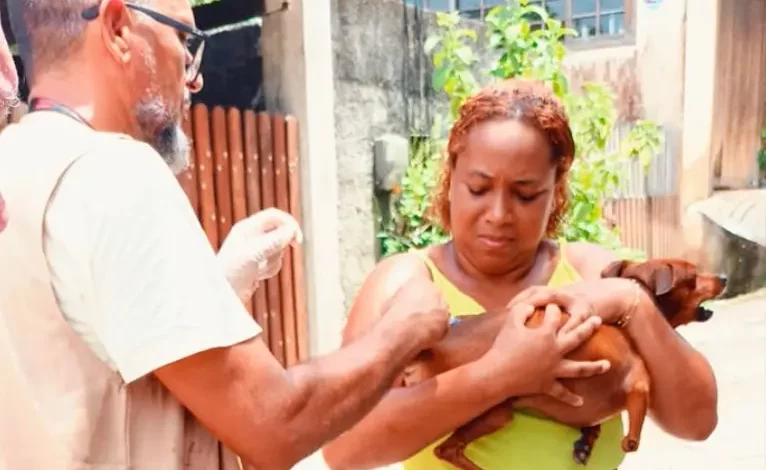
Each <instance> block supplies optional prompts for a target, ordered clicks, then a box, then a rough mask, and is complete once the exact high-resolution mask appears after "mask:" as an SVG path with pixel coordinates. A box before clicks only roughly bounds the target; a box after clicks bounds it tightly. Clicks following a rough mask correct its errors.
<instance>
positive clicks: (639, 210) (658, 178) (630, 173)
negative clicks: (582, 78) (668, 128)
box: [605, 123, 681, 258]
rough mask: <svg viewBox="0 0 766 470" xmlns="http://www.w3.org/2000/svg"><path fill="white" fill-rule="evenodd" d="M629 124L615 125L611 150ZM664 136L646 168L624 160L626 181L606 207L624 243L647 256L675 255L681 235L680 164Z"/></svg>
mask: <svg viewBox="0 0 766 470" xmlns="http://www.w3.org/2000/svg"><path fill="white" fill-rule="evenodd" d="M631 126H632V124H630V123H623V124H619V125H617V126H615V129H614V130H613V132H612V136H611V139H610V142H609V143H608V148H609V149H610V150H616V149H617V146H618V145H619V144H620V142H622V140H623V139H624V138H625V137H626V136H627V135H628V133H629V132H630V128H631ZM663 137H664V138H663V141H664V145H663V147H662V148H661V149H660V152H659V154H657V155H655V157H654V159H653V160H652V163H651V166H650V167H649V170H648V171H645V170H644V169H643V168H642V166H641V165H640V163H639V162H638V161H636V160H632V161H630V162H626V163H624V166H623V175H625V184H623V185H622V186H621V187H620V188H619V190H618V191H617V194H616V195H615V197H614V198H612V199H611V200H610V201H608V202H607V204H606V207H605V209H606V212H607V214H608V215H609V218H610V219H611V220H612V221H613V223H615V224H616V225H617V229H618V230H619V231H620V238H621V239H622V242H623V243H624V244H625V246H627V247H629V248H633V249H637V250H641V251H643V252H644V253H646V255H647V256H648V257H650V258H655V257H667V256H674V255H675V254H676V253H674V250H675V249H676V247H677V243H678V237H680V236H681V233H680V232H681V214H680V208H679V198H678V181H679V176H678V170H677V168H678V166H679V165H678V162H677V161H676V159H675V158H674V154H673V152H671V150H670V146H669V145H668V144H667V138H666V136H665V135H663Z"/></svg>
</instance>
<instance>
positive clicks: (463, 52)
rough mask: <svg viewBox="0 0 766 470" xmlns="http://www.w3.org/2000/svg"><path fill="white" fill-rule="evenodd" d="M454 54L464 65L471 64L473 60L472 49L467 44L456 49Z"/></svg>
mask: <svg viewBox="0 0 766 470" xmlns="http://www.w3.org/2000/svg"><path fill="white" fill-rule="evenodd" d="M455 55H456V56H457V57H458V58H459V59H460V60H462V61H463V63H464V64H465V65H471V64H472V63H473V61H474V57H473V50H471V48H470V47H468V46H463V47H460V48H458V49H456V50H455Z"/></svg>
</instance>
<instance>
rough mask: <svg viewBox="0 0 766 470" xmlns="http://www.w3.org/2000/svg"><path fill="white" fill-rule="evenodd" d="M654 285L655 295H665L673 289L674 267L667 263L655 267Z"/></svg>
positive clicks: (653, 274)
mask: <svg viewBox="0 0 766 470" xmlns="http://www.w3.org/2000/svg"><path fill="white" fill-rule="evenodd" d="M653 269H654V272H653V273H652V283H653V284H654V286H653V287H654V295H663V294H667V293H668V292H670V290H671V289H673V284H674V283H675V282H674V279H673V277H674V276H673V267H672V266H670V265H669V264H667V263H662V264H659V265H657V266H654V267H653Z"/></svg>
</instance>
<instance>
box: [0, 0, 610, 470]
mask: <svg viewBox="0 0 766 470" xmlns="http://www.w3.org/2000/svg"><path fill="white" fill-rule="evenodd" d="M9 3H10V4H9V11H10V14H11V20H12V24H13V28H14V33H15V36H16V38H17V39H18V42H19V48H20V52H21V55H22V59H23V60H24V65H25V69H26V70H27V71H28V74H29V76H28V79H29V83H30V96H31V98H32V99H31V102H30V113H29V114H28V115H27V116H25V117H24V118H23V119H22V120H21V122H20V123H18V124H15V125H12V126H10V127H9V128H7V129H6V130H4V131H3V133H2V134H0V188H2V191H3V193H4V195H5V197H6V202H7V204H8V206H9V207H10V208H11V209H12V210H11V212H12V214H11V220H10V223H9V226H8V228H7V229H6V231H5V233H3V235H2V237H0V251H2V253H3V255H2V257H0V311H1V312H4V313H3V315H4V316H3V319H4V320H5V321H4V323H5V324H6V325H7V326H8V329H9V332H10V334H9V342H10V348H11V349H12V353H13V356H14V358H15V362H16V364H17V368H18V370H19V371H20V375H21V377H22V379H23V380H20V381H19V383H20V386H22V387H24V390H25V392H26V394H27V395H28V397H31V400H29V399H28V400H27V404H26V406H25V407H24V408H23V411H24V412H25V413H28V414H29V416H31V417H32V418H34V419H33V421H34V422H36V423H37V424H39V426H38V428H39V431H38V434H39V437H38V438H37V439H36V440H35V441H34V442H32V443H30V442H29V440H27V441H24V442H21V445H22V446H23V445H26V446H27V448H28V449H29V448H33V447H32V446H34V445H39V447H40V448H41V449H40V450H39V452H46V451H47V454H48V455H51V456H54V457H53V458H52V461H53V462H55V464H52V463H48V464H46V465H38V464H35V463H30V462H32V460H31V457H30V458H29V459H25V458H24V457H23V456H21V457H17V458H16V460H10V461H9V462H7V465H8V467H9V468H46V469H53V470H58V469H62V470H64V469H70V468H71V469H73V468H77V469H94V470H95V469H101V468H107V467H108V468H110V469H114V470H127V469H128V468H130V469H132V470H149V469H151V470H154V469H163V470H180V469H182V468H183V469H189V470H202V469H205V470H207V469H212V468H226V469H228V468H237V467H238V466H239V463H238V462H237V460H236V458H234V457H233V456H232V454H231V453H230V452H229V451H228V450H223V451H219V449H220V448H221V447H220V446H219V441H220V442H222V443H223V444H224V445H225V449H231V450H232V451H233V452H234V453H236V455H238V456H241V457H242V459H243V460H245V461H246V462H247V463H249V464H251V465H253V466H254V467H255V468H258V469H268V470H271V469H287V468H290V467H291V466H293V465H294V464H295V463H296V462H297V461H299V460H301V459H302V458H304V457H306V456H307V455H309V454H311V453H313V452H314V451H316V450H317V449H319V448H320V447H321V446H322V445H323V444H324V443H325V442H327V441H328V440H330V439H333V438H334V437H336V436H338V435H339V434H340V433H342V432H343V431H345V430H346V429H348V428H349V427H351V426H352V425H353V424H355V423H356V422H357V421H358V420H359V419H361V418H362V417H363V416H364V415H365V414H366V413H367V412H368V411H369V410H370V409H371V408H372V407H373V406H374V405H375V403H376V402H377V401H378V400H379V399H380V398H381V396H382V395H383V394H384V393H385V391H386V390H387V389H388V388H389V386H390V384H391V383H392V381H393V379H394V377H395V376H396V375H398V374H399V373H400V372H401V371H402V369H403V368H404V367H405V365H406V364H407V363H408V362H409V361H411V360H412V359H413V358H414V357H415V356H416V355H417V354H418V353H419V352H420V351H422V350H424V349H427V348H428V347H430V346H431V345H433V344H434V343H435V342H436V341H439V339H440V338H441V337H442V336H443V335H444V333H445V331H446V329H447V318H448V316H447V312H446V311H445V308H444V305H443V301H442V299H441V298H440V296H439V294H438V293H437V291H436V289H435V288H434V287H433V286H432V285H431V284H430V283H420V282H413V283H409V284H408V285H407V287H406V288H404V289H403V290H401V291H400V292H399V295H398V296H397V297H396V298H395V299H394V301H392V302H391V304H390V305H388V306H387V313H386V315H384V317H383V319H382V320H381V321H380V322H379V323H378V324H375V325H373V327H371V328H370V330H369V331H368V332H367V333H366V335H364V337H363V338H361V339H360V340H359V341H357V342H355V343H353V344H351V345H349V346H348V347H346V348H344V349H342V350H340V351H338V352H336V353H334V354H330V355H328V356H325V357H321V358H317V359H314V360H312V361H309V362H307V363H305V364H301V365H298V366H295V367H291V368H289V369H288V370H284V369H283V368H282V367H281V366H280V365H279V363H278V362H277V361H276V360H275V359H274V358H273V356H272V355H271V354H270V352H269V350H268V347H267V346H266V345H265V344H264V342H263V340H262V339H261V337H260V335H259V334H260V332H261V330H260V328H259V326H258V325H257V324H256V323H255V322H254V321H253V320H252V318H251V317H250V316H249V315H248V314H247V312H246V311H245V309H244V308H243V306H242V304H241V302H240V301H239V299H238V298H237V294H240V295H243V296H244V295H248V294H249V293H250V291H252V289H253V287H254V286H255V285H256V284H257V282H258V281H259V280H261V279H264V278H266V277H268V276H270V275H273V274H274V273H275V272H276V270H277V269H278V267H279V258H280V255H281V252H282V251H283V250H284V249H285V247H286V246H287V245H288V244H289V243H292V242H294V241H295V238H296V237H297V238H299V237H300V235H299V231H298V229H297V227H296V225H295V224H294V221H292V220H291V219H290V218H289V217H287V216H286V215H285V214H283V213H280V212H279V211H275V210H271V211H264V212H263V213H260V214H256V215H255V216H253V217H252V218H249V219H246V220H245V221H244V223H243V222H241V223H240V224H238V225H237V226H235V228H234V229H233V230H232V233H231V234H230V236H229V237H228V238H227V240H226V242H225V243H224V245H223V247H222V248H221V252H220V254H219V256H218V258H216V256H215V255H214V253H213V251H212V249H211V247H210V246H209V243H208V242H207V239H206V237H205V235H204V233H203V232H202V230H201V228H200V226H199V222H198V221H197V220H196V217H195V215H194V213H193V211H192V210H191V208H190V206H189V204H188V201H187V199H186V197H185V195H184V194H183V191H182V190H181V188H180V186H179V185H178V184H177V182H176V180H175V178H174V176H173V174H172V172H171V171H170V170H169V169H173V170H174V171H178V170H181V169H183V168H184V167H185V165H186V158H187V147H188V142H187V140H186V137H185V136H184V134H183V132H182V131H181V127H180V121H181V116H182V112H183V110H184V108H185V107H186V106H187V105H188V97H189V93H191V92H195V91H197V90H199V89H200V87H201V84H202V81H201V77H200V76H199V64H200V60H201V53H202V45H203V44H204V38H205V35H204V34H203V33H201V32H199V31H197V30H196V29H195V28H194V26H193V25H194V18H193V15H192V11H191V9H190V7H189V5H188V2H187V0H155V1H144V2H141V3H140V4H135V3H125V2H124V1H123V0H102V1H100V2H96V1H95V0H9ZM41 228H42V230H41ZM227 281H228V282H227ZM232 286H233V287H234V288H235V289H236V291H237V292H236V293H235V289H232ZM19 312H22V313H19ZM509 324H510V323H509ZM596 324H597V322H585V323H583V325H584V326H582V327H581V328H580V329H579V330H578V331H579V333H578V335H579V336H581V337H582V338H583V339H584V337H585V336H587V335H588V334H590V333H591V332H592V331H593V328H594V327H595V325H596ZM570 335H571V333H570ZM505 336H506V337H510V338H515V337H516V336H514V335H505ZM538 336H541V337H542V335H538ZM511 342H513V341H512V340H510V339H507V338H506V339H505V340H504V341H499V342H498V345H497V346H496V347H497V348H500V349H499V351H498V352H496V353H495V354H494V355H493V357H495V358H497V359H496V360H495V361H494V362H493V364H494V365H496V366H497V367H496V369H493V370H495V371H496V372H497V373H501V372H503V371H504V369H503V366H504V363H503V361H504V356H505V355H504V354H503V353H502V352H501V351H502V348H503V347H504V346H507V345H509V344H510V343H511ZM583 367H584V370H586V372H587V369H588V368H589V367H590V370H598V369H600V365H598V364H596V365H591V366H588V365H587V364H586V365H585V366H583ZM506 368H507V367H506ZM30 401H31V405H30V404H29V402H30ZM20 414H21V413H20V412H19V413H16V415H17V416H18V415H20ZM17 425H18V426H21V425H23V423H20V422H19V421H18V418H17V421H15V422H14V421H13V419H11V420H7V421H3V422H0V432H5V433H7V434H11V433H13V429H14V427H15V426H17ZM2 445H5V442H3V443H2ZM0 450H1V449H0ZM16 455H18V452H16ZM0 463H1V462H0Z"/></svg>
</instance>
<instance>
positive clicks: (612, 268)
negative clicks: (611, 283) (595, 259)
mask: <svg viewBox="0 0 766 470" xmlns="http://www.w3.org/2000/svg"><path fill="white" fill-rule="evenodd" d="M629 264H630V261H628V260H624V259H621V260H618V261H612V262H611V263H609V265H608V266H607V267H605V268H604V269H603V270H602V271H601V277H602V278H608V277H620V276H621V275H622V272H623V271H624V270H625V268H626V267H627V266H628V265H629Z"/></svg>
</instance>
